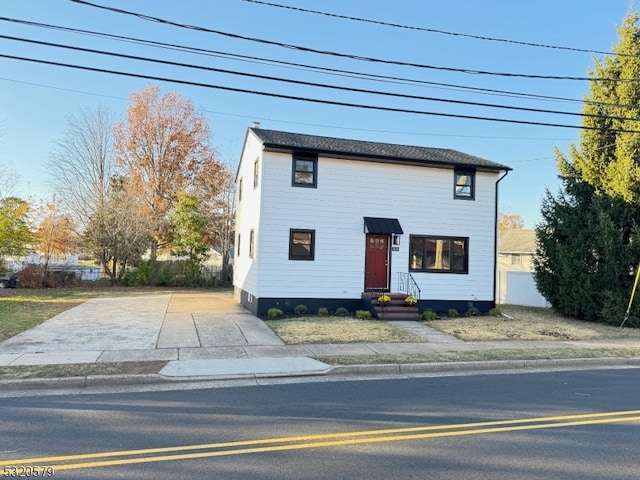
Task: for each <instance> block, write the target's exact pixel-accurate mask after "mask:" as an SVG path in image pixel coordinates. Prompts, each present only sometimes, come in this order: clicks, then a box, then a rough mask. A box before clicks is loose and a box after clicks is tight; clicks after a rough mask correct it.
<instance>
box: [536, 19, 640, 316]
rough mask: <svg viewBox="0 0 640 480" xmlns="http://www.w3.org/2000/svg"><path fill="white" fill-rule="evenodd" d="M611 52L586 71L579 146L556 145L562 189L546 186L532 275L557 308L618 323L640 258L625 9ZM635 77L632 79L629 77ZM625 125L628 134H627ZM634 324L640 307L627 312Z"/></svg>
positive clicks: (639, 146)
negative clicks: (563, 147)
mask: <svg viewBox="0 0 640 480" xmlns="http://www.w3.org/2000/svg"><path fill="white" fill-rule="evenodd" d="M618 35H619V37H620V40H619V44H618V45H616V46H615V47H614V49H613V55H610V56H607V57H605V58H604V59H603V60H602V61H595V66H594V68H593V69H592V70H591V71H590V72H589V76H590V78H591V81H590V92H589V95H588V96H587V97H586V98H585V105H584V108H583V114H585V116H584V117H583V125H584V126H585V127H597V128H596V129H593V130H592V129H585V130H582V133H581V136H580V144H579V145H578V146H576V145H572V146H571V148H570V151H569V155H568V156H566V155H564V154H562V153H561V152H559V151H556V156H557V165H558V171H559V176H560V178H561V180H562V188H561V190H560V192H559V193H558V194H557V195H555V196H554V195H552V194H551V193H550V192H547V194H546V196H545V198H544V199H543V202H542V222H541V223H540V225H539V226H538V227H537V229H536V236H537V240H538V252H537V258H536V259H535V260H534V268H535V277H536V283H537V285H538V288H539V290H540V291H541V293H542V294H543V295H544V296H545V297H546V298H547V300H549V302H550V303H551V304H552V305H553V307H554V308H556V309H557V310H558V311H560V312H561V313H564V314H566V315H570V316H574V317H577V318H580V319H585V320H591V321H600V322H604V323H613V324H616V323H617V324H619V323H620V322H621V321H622V318H623V314H624V311H625V310H626V306H627V301H628V298H629V294H630V291H631V286H632V284H633V277H634V274H635V271H636V268H638V267H637V265H638V261H639V260H640V133H633V132H632V131H638V132H640V82H639V81H637V79H638V78H640V28H639V27H638V14H637V13H635V12H631V13H629V14H628V15H627V17H626V18H625V20H624V22H623V25H622V26H621V27H620V28H619V29H618ZM632 79H636V80H635V81H631V80H632ZM630 131H631V132H630ZM632 313H633V314H634V316H632V323H634V322H635V323H636V324H637V323H638V322H639V320H638V319H639V318H640V315H638V313H640V308H635V309H634V311H632Z"/></svg>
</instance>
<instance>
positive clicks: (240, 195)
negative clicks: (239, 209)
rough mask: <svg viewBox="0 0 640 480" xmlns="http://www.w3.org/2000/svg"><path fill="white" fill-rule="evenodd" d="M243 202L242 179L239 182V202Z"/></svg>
mask: <svg viewBox="0 0 640 480" xmlns="http://www.w3.org/2000/svg"><path fill="white" fill-rule="evenodd" d="M240 200H242V178H241V179H240V180H238V202H239V201H240Z"/></svg>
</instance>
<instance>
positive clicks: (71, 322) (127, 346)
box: [0, 292, 283, 355]
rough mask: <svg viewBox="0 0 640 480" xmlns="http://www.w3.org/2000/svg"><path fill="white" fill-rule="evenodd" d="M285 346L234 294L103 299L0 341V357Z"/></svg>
mask: <svg viewBox="0 0 640 480" xmlns="http://www.w3.org/2000/svg"><path fill="white" fill-rule="evenodd" d="M248 345H283V343H282V341H281V340H280V339H279V338H278V337H277V336H276V335H274V334H273V332H272V331H271V330H269V328H267V327H266V326H265V325H264V323H263V322H262V321H261V320H260V319H258V318H256V317H255V316H253V315H251V314H250V313H248V312H247V311H246V310H245V309H244V308H242V307H241V306H240V305H238V304H237V303H236V302H235V301H234V300H233V297H232V295H231V294H230V293H218V292H184V293H182V292H180V293H145V294H134V295H125V296H114V297H99V298H95V299H92V300H89V301H87V302H85V303H83V304H82V305H79V306H77V307H75V308H72V309H71V310H67V311H66V312H63V313H61V314H59V315H57V316H55V317H53V318H51V319H49V320H47V321H46V322H44V323H42V324H41V325H39V326H37V327H35V328H32V329H31V330H28V331H26V332H23V333H20V334H18V335H16V336H15V337H13V338H10V339H8V340H6V341H4V342H1V343H0V355H4V354H24V353H49V352H50V353H53V352H73V351H111V350H117V351H126V350H137V351H139V350H156V349H177V348H209V347H210V348H217V347H242V346H248Z"/></svg>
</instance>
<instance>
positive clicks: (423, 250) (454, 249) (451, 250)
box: [409, 235, 469, 273]
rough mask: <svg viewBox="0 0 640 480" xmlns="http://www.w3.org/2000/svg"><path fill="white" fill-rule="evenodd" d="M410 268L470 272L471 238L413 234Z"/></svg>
mask: <svg viewBox="0 0 640 480" xmlns="http://www.w3.org/2000/svg"><path fill="white" fill-rule="evenodd" d="M409 270H411V271H414V272H415V271H418V272H450V273H468V271H469V239H468V238H459V237H431V236H418V235H411V236H410V238H409Z"/></svg>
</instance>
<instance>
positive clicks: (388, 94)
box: [0, 35, 640, 121]
mask: <svg viewBox="0 0 640 480" xmlns="http://www.w3.org/2000/svg"><path fill="white" fill-rule="evenodd" d="M0 39H6V40H13V41H19V42H25V43H30V44H35V45H44V46H48V47H56V48H64V49H67V50H73V51H76V52H85V53H94V54H99V55H106V56H111V57H117V58H126V59H129V60H137V61H143V62H151V63H158V64H162V65H170V66H174V67H186V68H193V69H197V70H204V71H208V72H216V73H223V74H227V75H236V76H242V77H250V78H253V79H261V80H270V81H277V82H284V83H290V84H295V85H303V86H310V87H320V88H329V89H332V90H339V91H343V92H353V93H365V94H369V95H381V96H386V97H394V98H404V99H410V100H422V101H430V102H440V103H448V104H454V105H468V106H474V107H488V108H499V109H504V110H516V111H524V112H531V113H547V114H552V115H568V116H575V117H592V118H602V115H599V114H587V113H577V112H565V111H560V110H549V109H540V108H532V107H517V106H511V105H500V104H495V103H483V102H472V101H467V100H455V99H448V98H437V97H426V96H422V95H411V94H405V93H395V92H387V91H380V90H370V89H364V88H355V87H345V86H339V85H330V84H326V83H318V82H310V81H303V80H294V79H291V78H282V77H274V76H271V75H260V74H256V73H246V72H238V71H235V70H228V69H222V68H215V67H207V66H203V65H193V64H189V63H183V62H174V61H169V60H160V59H155V58H148V57H141V56H138V55H128V54H124V53H115V52H107V51H104V50H97V49H93V48H84V47H77V46H74V45H64V44H60V43H54V42H44V41H41V40H31V39H26V38H19V37H13V36H9V35H0ZM607 118H610V119H612V120H622V121H626V120H633V119H630V118H626V117H614V116H608V117H607ZM638 120H640V119H638Z"/></svg>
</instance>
